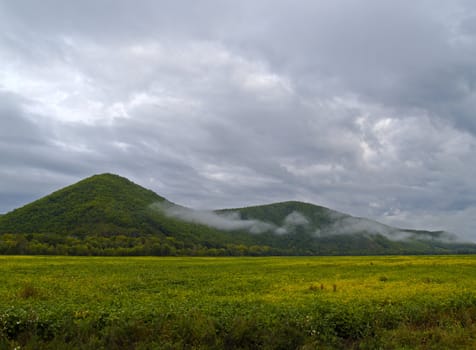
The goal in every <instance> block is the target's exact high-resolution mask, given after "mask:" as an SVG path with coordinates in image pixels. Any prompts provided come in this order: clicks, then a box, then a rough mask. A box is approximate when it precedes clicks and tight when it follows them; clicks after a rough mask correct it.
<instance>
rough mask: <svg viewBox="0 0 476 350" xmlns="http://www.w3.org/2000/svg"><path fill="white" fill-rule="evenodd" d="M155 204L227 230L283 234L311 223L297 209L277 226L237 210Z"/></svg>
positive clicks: (173, 214) (181, 216)
mask: <svg viewBox="0 0 476 350" xmlns="http://www.w3.org/2000/svg"><path fill="white" fill-rule="evenodd" d="M153 206H154V208H156V209H158V210H161V211H162V212H163V213H164V214H165V215H167V216H169V217H173V218H176V219H180V220H183V221H187V222H192V223H197V224H202V225H206V226H210V227H213V228H216V229H219V230H225V231H237V230H244V231H248V232H249V233H254V234H257V233H264V232H273V233H275V234H278V235H282V234H286V233H290V232H292V229H293V228H294V227H296V226H306V225H309V220H308V219H307V218H306V217H305V216H304V215H302V214H301V213H299V212H297V211H293V212H292V213H290V214H289V215H287V216H286V217H285V218H284V220H283V225H282V226H277V225H275V224H273V223H270V222H265V221H261V220H257V219H243V218H242V217H241V214H240V213H239V212H237V211H231V212H223V213H216V212H214V211H205V210H193V209H189V208H185V207H182V206H179V205H175V204H172V203H168V202H162V203H156V204H154V205H153Z"/></svg>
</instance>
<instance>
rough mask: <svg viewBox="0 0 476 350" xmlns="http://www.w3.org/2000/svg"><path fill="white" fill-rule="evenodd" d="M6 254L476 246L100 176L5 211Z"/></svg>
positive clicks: (0, 249)
mask: <svg viewBox="0 0 476 350" xmlns="http://www.w3.org/2000/svg"><path fill="white" fill-rule="evenodd" d="M0 253H2V254H62V255H348V254H353V255H369V254H449V253H476V245H474V244H469V243H463V242H460V241H458V239H457V237H455V236H453V235H450V234H448V233H446V232H443V231H421V230H408V229H399V228H394V227H390V226H387V225H383V224H380V223H378V222H375V221H372V220H368V219H365V218H356V217H352V216H350V215H347V214H344V213H340V212H337V211H334V210H331V209H329V208H325V207H322V206H318V205H314V204H310V203H302V202H296V201H289V202H281V203H273V204H268V205H260V206H251V207H245V208H235V209H223V210H217V211H197V210H193V209H189V208H186V207H182V206H180V205H177V204H174V203H172V202H170V201H168V200H167V199H165V198H164V197H161V196H160V195H158V194H156V193H154V192H153V191H151V190H148V189H145V188H143V187H141V186H139V185H137V184H135V183H133V182H131V181H129V180H128V179H126V178H123V177H120V176H118V175H113V174H101V175H95V176H92V177H89V178H87V179H84V180H82V181H79V182H78V183H76V184H73V185H71V186H68V187H65V188H63V189H60V190H58V191H56V192H54V193H52V194H50V195H48V196H46V197H43V198H41V199H39V200H37V201H34V202H32V203H30V204H27V205H25V206H23V207H21V208H18V209H15V210H13V211H11V212H9V213H7V214H5V215H2V216H0Z"/></svg>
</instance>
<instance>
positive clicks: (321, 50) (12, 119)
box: [0, 0, 476, 241]
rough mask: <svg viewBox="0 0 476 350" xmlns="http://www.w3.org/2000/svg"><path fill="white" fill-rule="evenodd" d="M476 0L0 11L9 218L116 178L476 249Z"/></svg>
mask: <svg viewBox="0 0 476 350" xmlns="http://www.w3.org/2000/svg"><path fill="white" fill-rule="evenodd" d="M474 57H476V5H475V4H474V3H473V2H470V1H463V0H456V1H451V2H445V3H435V2H431V1H423V0H418V1H407V0H404V1H399V2H382V1H377V0H364V1H355V0H354V1H352V0H342V1H327V0H326V1H318V2H316V1H300V2H298V3H296V2H294V1H284V0H278V1H259V2H256V1H247V0H245V1H239V2H236V1H235V2H232V1H220V2H217V1H208V0H203V1H198V2H193V3H190V2H188V1H180V0H179V1H174V2H165V1H152V0H144V1H139V2H131V1H123V0H119V1H112V0H104V1H92V0H85V1H80V2H73V1H60V0H45V1H41V2H32V1H26V0H16V1H6V0H0V67H1V68H0V123H1V124H0V137H1V139H0V164H1V167H0V212H7V211H9V210H11V209H13V208H15V207H17V206H20V205H23V204H26V203H27V202H28V201H30V200H34V199H36V198H38V197H40V196H43V195H46V194H48V193H50V192H51V191H53V190H55V189H58V188H60V187H62V186H65V185H68V184H70V183H72V182H75V181H78V180H80V179H81V178H83V177H86V176H90V175H92V174H96V173H102V172H114V173H118V174H120V175H123V176H126V177H129V178H130V179H132V180H133V181H135V182H137V183H139V184H141V185H143V186H145V187H148V188H151V189H152V190H154V191H156V192H157V193H159V194H160V195H162V196H165V197H166V198H168V199H169V200H171V201H173V202H175V203H180V204H182V205H185V206H188V207H192V208H197V209H211V208H223V207H242V206H246V205H251V204H261V203H270V202H275V201H285V200H302V201H306V202H312V203H316V204H320V205H324V206H328V207H331V208H333V209H336V210H339V211H342V212H346V213H349V214H352V215H356V216H361V217H369V218H371V219H374V220H377V221H380V222H382V223H385V224H392V225H393V224H395V225H398V226H399V227H410V228H419V229H435V230H439V229H441V230H446V231H450V232H455V233H458V234H460V235H462V236H464V237H465V238H468V239H471V240H473V241H475V240H476V233H475V232H476V221H475V219H474V217H475V215H474V213H475V212H476V180H475V179H476V161H475V160H476V159H475V151H476V116H475V115H474V111H475V110H476V60H474Z"/></svg>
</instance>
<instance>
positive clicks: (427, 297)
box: [0, 256, 476, 349]
mask: <svg viewBox="0 0 476 350" xmlns="http://www.w3.org/2000/svg"><path fill="white" fill-rule="evenodd" d="M475 291H476V256H418V257H312V258H309V257H305V258H304V257H286V258H283V257H276V258H188V257H187V258H156V257H153V258H131V257H128V258H104V257H101V258H99V257H98V258H96V257H38V256H37V257H11V256H2V257H0V349H4V348H5V349H58V348H60V349H187V348H189V349H197V348H202V349H209V348H210V349H223V348H226V349H266V348H267V349H316V348H318V349H340V348H342V349H445V348H454V349H474V348H476V294H475Z"/></svg>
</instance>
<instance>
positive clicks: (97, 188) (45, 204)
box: [0, 174, 165, 234]
mask: <svg viewBox="0 0 476 350" xmlns="http://www.w3.org/2000/svg"><path fill="white" fill-rule="evenodd" d="M164 200H165V199H164V198H163V197H161V196H159V195H157V194H156V193H154V192H153V191H151V190H147V189H145V188H143V187H141V186H139V185H137V184H135V183H133V182H131V181H129V180H128V179H126V178H123V177H120V176H117V175H113V174H102V175H95V176H92V177H89V178H87V179H84V180H82V181H80V182H78V183H76V184H74V185H71V186H68V187H65V188H63V189H61V190H59V191H56V192H54V193H52V194H50V195H48V196H46V197H44V198H41V199H39V200H37V201H35V202H32V203H30V204H28V205H25V206H24V207H21V208H18V209H16V210H13V211H12V212H10V213H8V214H6V215H5V216H4V217H2V219H1V221H0V230H1V232H10V233H55V234H96V233H105V232H114V233H132V232H144V233H151V232H155V231H156V227H155V225H153V224H152V223H151V222H150V221H149V220H148V218H147V216H148V215H147V209H148V207H149V206H150V205H151V204H152V203H155V202H162V201H164Z"/></svg>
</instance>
